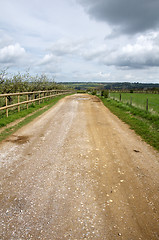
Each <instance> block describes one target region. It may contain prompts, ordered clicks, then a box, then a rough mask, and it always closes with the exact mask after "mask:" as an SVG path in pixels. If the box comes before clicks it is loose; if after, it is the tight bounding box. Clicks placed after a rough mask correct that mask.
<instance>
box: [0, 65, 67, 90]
mask: <svg viewBox="0 0 159 240" xmlns="http://www.w3.org/2000/svg"><path fill="white" fill-rule="evenodd" d="M65 88H66V87H65V86H64V85H59V84H57V83H56V82H55V81H54V79H53V78H50V77H48V76H47V75H46V74H41V75H38V74H37V75H35V76H32V75H31V74H30V73H29V72H26V73H24V74H22V73H17V74H13V75H10V74H8V72H7V71H6V70H1V71H0V94H3V93H16V92H33V91H46V90H53V89H65Z"/></svg>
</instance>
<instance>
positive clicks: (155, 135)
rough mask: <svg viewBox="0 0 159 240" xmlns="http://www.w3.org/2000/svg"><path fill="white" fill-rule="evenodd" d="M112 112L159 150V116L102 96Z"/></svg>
mask: <svg viewBox="0 0 159 240" xmlns="http://www.w3.org/2000/svg"><path fill="white" fill-rule="evenodd" d="M100 99H101V100H102V102H103V103H104V105H105V106H106V107H108V108H109V109H110V111H111V112H112V113H114V114H115V115H116V116H118V117H119V118H120V119H121V120H122V121H124V122H125V123H127V124H128V125H129V126H130V128H131V129H133V130H134V131H135V132H136V133H137V134H138V135H140V136H141V137H142V139H143V140H144V141H145V142H147V143H148V144H150V145H151V146H153V147H154V148H155V149H156V150H158V151H159V116H158V115H153V114H151V113H149V112H146V111H144V110H141V109H138V108H136V107H133V106H130V105H128V104H124V103H121V102H118V101H116V100H112V99H109V98H102V97H100Z"/></svg>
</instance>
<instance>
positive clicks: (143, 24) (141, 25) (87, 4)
mask: <svg viewBox="0 0 159 240" xmlns="http://www.w3.org/2000/svg"><path fill="white" fill-rule="evenodd" d="M77 1H78V2H79V3H80V4H82V5H83V6H84V8H85V10H86V11H87V13H88V14H89V15H90V16H91V17H92V18H94V19H96V20H99V21H104V22H106V23H108V24H110V25H112V26H113V27H114V28H116V29H117V31H119V30H120V32H123V33H126V34H136V33H140V32H144V31H147V30H155V29H156V28H158V27H159V14H158V9H159V1H158V0H151V1H150V0H140V1H138V0H132V1H128V0H98V1H97V0H77Z"/></svg>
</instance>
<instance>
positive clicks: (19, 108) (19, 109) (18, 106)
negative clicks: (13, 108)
mask: <svg viewBox="0 0 159 240" xmlns="http://www.w3.org/2000/svg"><path fill="white" fill-rule="evenodd" d="M18 103H19V95H18ZM18 112H20V106H18Z"/></svg>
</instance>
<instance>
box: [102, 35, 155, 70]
mask: <svg viewBox="0 0 159 240" xmlns="http://www.w3.org/2000/svg"><path fill="white" fill-rule="evenodd" d="M158 37H159V34H158V33H152V34H148V35H140V36H139V37H138V38H137V40H136V42H135V43H128V44H126V45H125V46H123V47H121V49H120V48H118V49H116V50H115V51H113V52H111V53H110V54H109V56H108V57H107V58H106V59H104V63H105V64H107V65H115V66H119V67H129V68H145V67H156V66H159V46H158V44H156V41H157V39H158Z"/></svg>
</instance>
